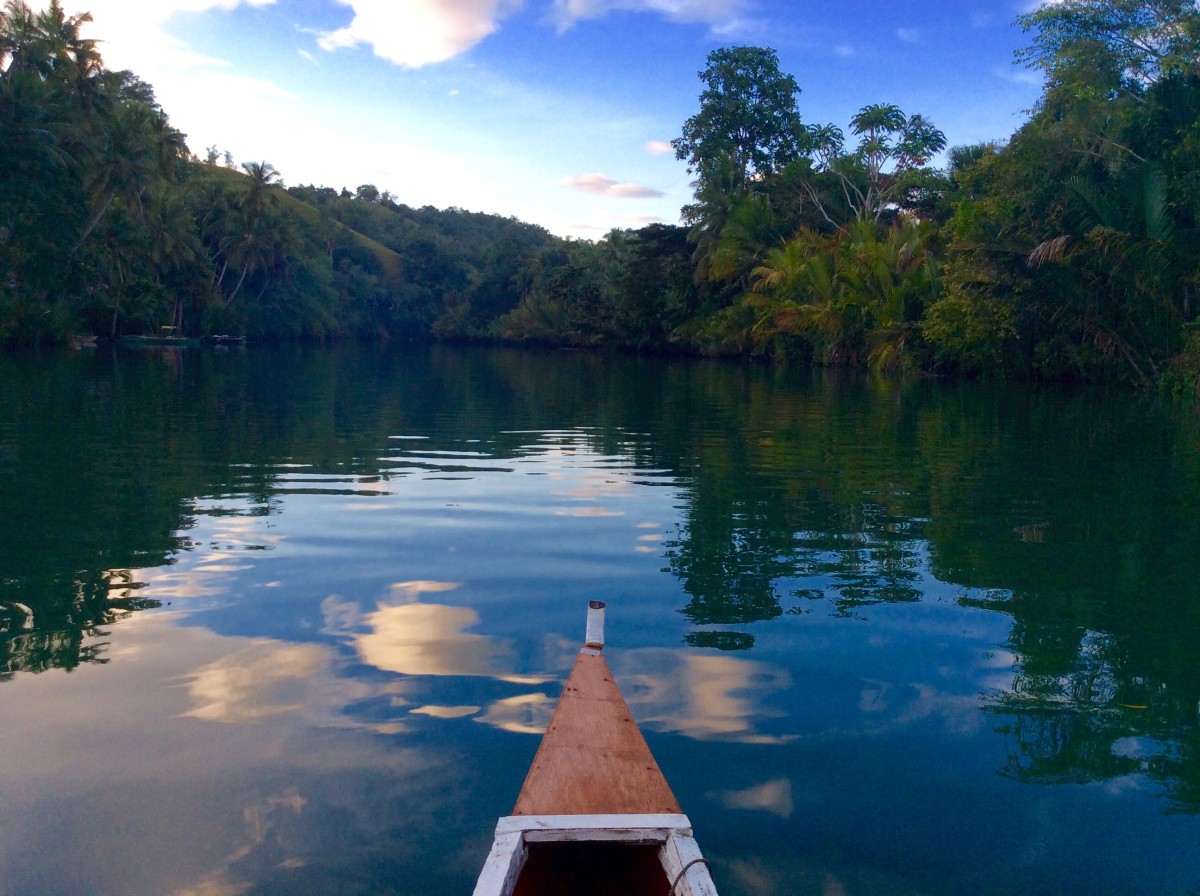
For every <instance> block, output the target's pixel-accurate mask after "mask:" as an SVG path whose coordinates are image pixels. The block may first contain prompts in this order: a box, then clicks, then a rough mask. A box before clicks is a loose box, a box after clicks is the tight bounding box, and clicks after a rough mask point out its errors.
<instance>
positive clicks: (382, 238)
mask: <svg viewBox="0 0 1200 896" xmlns="http://www.w3.org/2000/svg"><path fill="white" fill-rule="evenodd" d="M86 21H87V17H86V16H79V17H67V16H65V15H64V13H63V11H62V9H61V8H60V7H59V6H58V4H57V2H54V3H52V4H51V5H50V6H49V8H48V9H47V10H46V11H45V12H42V13H34V12H32V11H31V10H30V9H29V8H28V7H27V6H26V4H25V3H24V2H23V0H7V3H6V5H5V6H4V10H3V13H0V122H3V124H2V125H0V128H2V129H0V152H2V153H3V158H4V159H5V160H6V164H5V165H4V166H3V170H2V171H0V273H2V275H3V276H2V279H0V344H10V345H11V344H47V343H62V342H65V341H67V340H68V339H70V338H71V337H72V335H74V334H79V335H84V336H92V335H98V336H103V337H116V336H119V335H121V334H136V333H160V332H164V331H168V332H173V333H178V334H184V335H189V336H201V335H207V334H214V333H233V334H238V335H246V336H250V337H252V338H255V339H259V340H271V341H280V340H327V339H336V338H366V339H380V338H385V339H386V338H391V339H471V340H487V341H508V342H516V343H539V344H550V345H570V346H612V347H619V348H628V349H636V350H653V351H687V352H698V353H704V354H714V355H732V356H741V357H753V358H764V359H766V358H773V359H793V360H800V361H806V362H813V363H818V364H827V365H847V366H868V365H870V366H873V367H875V368H878V369H888V370H900V369H911V370H920V371H926V372H936V373H947V374H949V373H953V374H958V375H968V376H973V375H994V376H1011V377H1020V378H1031V379H1061V380H1076V381H1104V382H1120V383H1128V384H1136V385H1141V386H1158V387H1160V388H1163V389H1167V390H1170V391H1175V392H1180V393H1193V392H1195V391H1197V388H1198V386H1200V374H1198V371H1200V335H1198V333H1197V324H1196V314H1197V305H1198V301H1197V299H1198V295H1197V294H1198V292H1200V253H1198V252H1197V251H1196V247H1197V246H1200V198H1198V197H1200V10H1197V8H1196V6H1195V4H1194V3H1191V2H1188V0H1169V2H1156V3H1151V4H1147V3H1144V2H1134V0H1067V2H1062V3H1056V4H1050V5H1045V6H1042V7H1041V8H1039V9H1037V10H1035V11H1033V12H1030V13H1027V14H1025V15H1023V16H1021V17H1020V18H1019V19H1018V23H1019V24H1020V25H1021V26H1022V27H1023V28H1024V29H1025V30H1026V31H1027V32H1028V33H1029V35H1030V46H1029V47H1028V48H1027V49H1026V50H1025V51H1023V53H1022V54H1021V58H1022V61H1024V62H1025V63H1026V64H1027V65H1029V66H1031V67H1034V68H1036V69H1039V70H1041V71H1043V72H1044V73H1045V75H1046V86H1045V90H1044V93H1043V95H1042V97H1041V99H1040V100H1039V102H1038V104H1037V106H1036V108H1035V109H1034V110H1032V115H1031V117H1030V119H1029V120H1028V122H1026V123H1025V124H1024V125H1023V126H1022V127H1021V128H1020V129H1019V130H1018V131H1017V132H1016V133H1015V134H1014V135H1012V137H1011V138H1010V139H1008V140H1007V141H1005V142H1002V143H1001V142H996V143H989V144H983V145H977V146H958V147H952V148H950V149H949V150H948V152H947V153H946V156H947V158H948V160H949V164H948V166H947V167H946V169H945V170H935V169H934V168H933V167H932V163H933V161H934V159H935V158H938V157H939V156H940V154H941V153H943V152H944V151H946V150H947V146H948V141H947V137H946V135H945V134H943V133H942V131H941V130H939V129H938V128H937V127H936V126H935V125H934V124H933V123H932V122H930V121H928V120H927V119H926V118H925V117H924V116H922V115H921V114H919V113H916V114H912V113H909V112H906V111H903V110H901V109H900V108H898V107H897V106H895V105H892V104H890V103H886V102H880V103H872V104H869V105H867V106H865V107H863V108H862V109H861V110H859V111H858V112H857V113H856V114H855V115H854V116H853V117H852V118H851V119H850V123H849V140H848V139H847V134H846V133H844V132H843V131H842V129H841V128H839V127H838V126H836V125H834V124H807V123H805V122H804V121H803V119H802V117H801V112H800V106H799V96H800V89H799V85H798V84H797V83H796V81H795V79H794V78H792V77H791V76H790V75H787V74H786V73H783V72H782V71H780V69H779V63H778V58H777V56H776V54H775V52H774V51H773V50H769V49H764V48H758V47H733V48H725V49H721V50H717V51H714V52H713V53H712V54H710V56H709V59H708V63H707V66H706V67H705V69H704V70H703V71H702V72H701V73H700V78H701V81H702V82H703V84H704V85H705V87H704V90H703V92H702V93H701V95H700V103H699V106H700V108H699V111H698V112H697V113H696V114H695V115H693V116H692V117H690V118H689V119H688V120H687V121H686V122H685V123H684V124H683V127H682V133H681V136H680V137H678V138H677V139H676V140H675V141H674V143H673V145H674V147H675V149H676V154H677V156H678V157H679V158H680V159H681V160H685V161H686V162H687V164H688V170H689V171H690V172H692V173H693V174H695V176H696V181H695V198H694V201H693V202H692V203H690V204H689V205H688V206H686V207H685V208H684V209H683V210H682V220H683V226H667V225H651V226H649V227H646V228H643V229H641V230H629V231H613V232H612V233H610V234H608V236H607V237H605V238H604V239H603V240H600V241H599V242H596V243H591V242H586V241H573V240H564V239H560V238H557V237H554V236H552V235H551V234H549V233H547V232H546V231H544V230H542V229H541V228H538V227H535V226H532V225H527V224H523V223H521V222H519V221H516V220H513V219H508V218H502V217H498V216H493V215H483V214H473V213H468V212H464V211H462V210H460V209H449V210H446V211H440V210H436V209H432V208H423V209H412V208H409V207H408V206H405V205H403V204H400V203H398V202H397V201H396V199H395V197H392V196H390V195H389V194H387V193H381V192H380V191H379V190H378V189H377V188H376V187H374V186H373V185H370V184H364V185H362V186H360V187H358V188H357V190H356V191H354V192H353V193H352V192H350V191H349V190H346V189H342V190H341V191H337V190H333V189H331V188H327V187H315V186H292V187H289V188H287V189H286V190H285V189H284V188H283V186H282V185H281V183H280V181H281V175H280V172H277V171H276V170H275V169H274V168H273V166H271V165H270V164H269V163H268V162H265V161H260V162H251V163H246V164H243V165H241V166H240V167H235V166H234V164H233V160H232V158H231V157H230V156H229V154H228V153H226V154H224V159H223V162H224V164H221V162H222V154H221V153H220V152H219V151H218V150H217V148H216V147H211V148H209V149H208V150H207V152H206V154H205V157H204V158H203V159H201V158H198V157H196V156H193V155H192V154H191V153H189V151H188V149H187V147H186V145H185V142H184V135H183V134H180V133H179V132H178V131H177V130H175V129H174V128H172V127H171V125H170V123H169V120H168V118H167V115H166V114H165V112H164V111H163V110H162V109H161V108H160V107H159V106H158V104H157V103H156V101H155V99H154V92H153V90H152V88H151V87H150V85H147V84H146V83H144V82H142V81H141V80H139V79H138V78H137V77H136V75H133V74H132V73H130V72H110V71H107V70H106V69H105V68H104V67H103V64H102V61H101V59H100V56H99V54H98V53H97V51H96V46H95V42H94V41H90V40H84V39H82V38H81V37H80V35H79V28H80V25H81V24H83V23H84V22H86ZM164 328H168V329H166V330H164Z"/></svg>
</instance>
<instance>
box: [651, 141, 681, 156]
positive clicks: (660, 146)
mask: <svg viewBox="0 0 1200 896" xmlns="http://www.w3.org/2000/svg"><path fill="white" fill-rule="evenodd" d="M674 151H675V147H674V146H672V145H671V144H670V142H668V141H666V140H648V141H647V142H646V152H648V153H650V155H652V156H661V155H665V154H666V153H669V152H674Z"/></svg>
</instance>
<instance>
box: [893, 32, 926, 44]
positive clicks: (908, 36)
mask: <svg viewBox="0 0 1200 896" xmlns="http://www.w3.org/2000/svg"><path fill="white" fill-rule="evenodd" d="M896 37H898V38H900V40H902V41H904V42H905V43H906V44H915V43H918V42H920V40H921V32H920V31H919V30H918V29H916V28H897V29H896Z"/></svg>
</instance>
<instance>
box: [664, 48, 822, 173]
mask: <svg viewBox="0 0 1200 896" xmlns="http://www.w3.org/2000/svg"><path fill="white" fill-rule="evenodd" d="M700 80H701V81H703V82H704V83H705V84H706V85H707V86H706V87H705V89H704V91H703V93H701V94H700V111H699V112H697V113H696V114H695V115H693V116H692V117H691V118H689V119H688V120H687V121H686V122H684V125H683V134H682V135H681V136H679V137H676V138H675V139H674V140H672V141H671V145H672V146H673V147H675V157H676V158H678V159H682V160H684V161H686V162H687V163H688V171H689V173H690V172H696V173H698V174H699V175H700V177H701V179H704V178H705V177H706V175H707V173H708V170H709V169H710V168H711V167H713V166H714V165H718V164H719V160H720V159H721V158H722V157H729V158H731V159H732V160H733V161H734V164H735V165H736V167H737V170H738V171H739V172H740V173H741V175H742V179H743V180H744V179H746V178H749V177H758V178H762V177H768V176H770V175H772V174H777V173H778V172H779V171H781V170H783V168H784V166H786V165H787V164H788V163H789V162H792V161H794V160H795V159H798V158H800V157H801V156H803V155H805V154H806V153H807V152H808V151H809V150H810V149H811V147H812V137H811V135H810V134H809V132H808V130H807V129H806V128H805V127H804V124H803V122H802V121H801V118H800V109H799V106H798V103H797V97H798V96H799V94H800V87H799V85H798V84H797V83H796V79H795V78H793V77H792V76H791V75H785V74H784V73H783V72H781V71H780V70H779V57H778V55H777V54H776V52H775V51H774V50H772V49H768V48H765V47H726V48H723V49H720V50H713V51H712V52H711V53H709V54H708V65H707V66H705V68H704V70H703V71H702V72H700Z"/></svg>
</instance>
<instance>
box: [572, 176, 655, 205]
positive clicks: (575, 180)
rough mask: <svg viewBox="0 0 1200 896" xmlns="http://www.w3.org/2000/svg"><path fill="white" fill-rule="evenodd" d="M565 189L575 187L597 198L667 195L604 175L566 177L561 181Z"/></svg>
mask: <svg viewBox="0 0 1200 896" xmlns="http://www.w3.org/2000/svg"><path fill="white" fill-rule="evenodd" d="M559 184H560V185H561V186H564V187H574V188H575V189H576V190H582V191H583V192H585V193H594V194H596V195H597V196H615V197H617V198H620V199H658V198H660V197H662V196H664V195H666V194H664V193H663V192H662V190H655V189H654V188H653V187H642V186H638V185H637V184H631V183H624V184H622V183H618V182H617V181H615V180H613V179H612V178H611V177H605V176H604V175H603V174H599V173H597V174H581V175H579V176H578V177H564V178H563V179H562V180H560V181H559Z"/></svg>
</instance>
